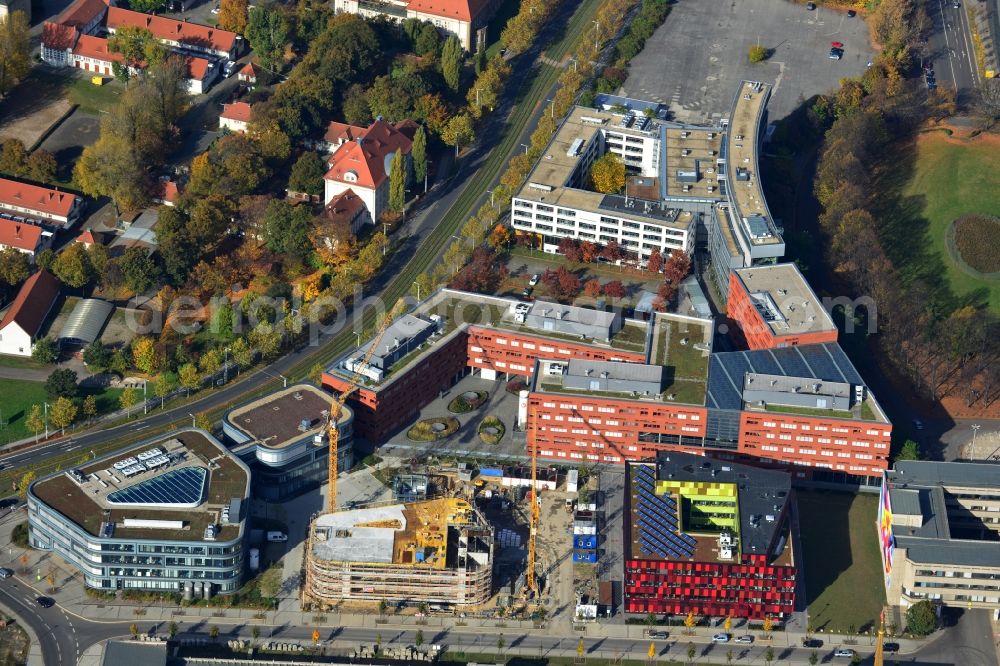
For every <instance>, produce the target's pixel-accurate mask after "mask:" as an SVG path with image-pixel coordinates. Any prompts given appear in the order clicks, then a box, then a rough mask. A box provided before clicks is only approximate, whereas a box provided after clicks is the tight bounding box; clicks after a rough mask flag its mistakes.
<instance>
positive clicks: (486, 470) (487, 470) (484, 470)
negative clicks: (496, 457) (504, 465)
mask: <svg viewBox="0 0 1000 666" xmlns="http://www.w3.org/2000/svg"><path fill="white" fill-rule="evenodd" d="M479 476H496V477H501V476H503V470H502V469H500V468H499V467H480V468H479Z"/></svg>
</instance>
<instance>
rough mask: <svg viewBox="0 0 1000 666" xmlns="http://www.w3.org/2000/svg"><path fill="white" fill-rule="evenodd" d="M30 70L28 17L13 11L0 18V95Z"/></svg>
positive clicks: (3, 94) (4, 93)
mask: <svg viewBox="0 0 1000 666" xmlns="http://www.w3.org/2000/svg"><path fill="white" fill-rule="evenodd" d="M30 70H31V44H30V40H29V35H28V19H27V17H26V16H25V15H24V12H22V11H15V12H11V13H9V14H7V16H6V17H4V18H2V19H0V97H4V96H5V95H6V94H7V93H8V92H10V90H11V89H12V88H13V87H14V86H16V85H17V84H18V83H20V82H21V79H23V78H24V77H25V75H26V74H27V73H28V72H29V71H30Z"/></svg>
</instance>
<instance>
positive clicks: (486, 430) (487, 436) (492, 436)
mask: <svg viewBox="0 0 1000 666" xmlns="http://www.w3.org/2000/svg"><path fill="white" fill-rule="evenodd" d="M505 432H506V428H504V425H503V422H501V421H500V419H498V418H497V417H495V416H487V417H486V418H485V419H483V422H482V423H480V424H479V439H481V440H483V441H484V442H486V443H487V444H499V443H500V440H501V439H503V436H504V433H505Z"/></svg>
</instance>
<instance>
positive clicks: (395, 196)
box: [389, 150, 406, 211]
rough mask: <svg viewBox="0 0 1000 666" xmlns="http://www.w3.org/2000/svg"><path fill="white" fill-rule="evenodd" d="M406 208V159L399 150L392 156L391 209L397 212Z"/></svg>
mask: <svg viewBox="0 0 1000 666" xmlns="http://www.w3.org/2000/svg"><path fill="white" fill-rule="evenodd" d="M404 206H406V158H405V157H404V156H403V151H402V150H397V151H396V152H395V153H394V154H393V156H392V166H391V167H390V168H389V208H391V209H393V210H395V211H401V210H403V207H404Z"/></svg>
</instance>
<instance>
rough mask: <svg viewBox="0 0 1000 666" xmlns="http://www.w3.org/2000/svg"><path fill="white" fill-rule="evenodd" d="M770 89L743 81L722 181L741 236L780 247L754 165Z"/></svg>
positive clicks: (757, 243)
mask: <svg viewBox="0 0 1000 666" xmlns="http://www.w3.org/2000/svg"><path fill="white" fill-rule="evenodd" d="M770 93H771V86H770V85H769V84H767V83H760V82H758V81H743V82H742V83H741V84H740V89H739V92H738V93H737V94H736V99H735V100H734V102H733V110H732V113H731V114H730V118H729V131H728V132H727V134H726V170H727V173H726V180H727V183H728V192H729V200H730V202H731V203H732V205H733V206H734V207H735V213H736V218H737V219H738V220H739V221H740V223H742V224H744V225H745V227H747V228H746V229H745V231H746V232H747V233H746V234H745V235H746V236H747V238H748V239H749V240H750V242H751V243H753V244H754V245H767V244H771V243H781V242H782V240H781V237H780V236H779V235H778V234H777V231H776V229H775V228H774V220H773V219H772V217H771V212H770V211H769V210H768V208H767V200H766V199H765V198H764V188H763V185H762V184H761V179H760V168H759V162H758V154H757V153H758V146H759V143H760V141H759V136H758V135H759V132H760V131H761V126H760V125H761V121H762V120H763V115H764V110H765V108H766V107H767V98H768V96H769V95H770Z"/></svg>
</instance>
